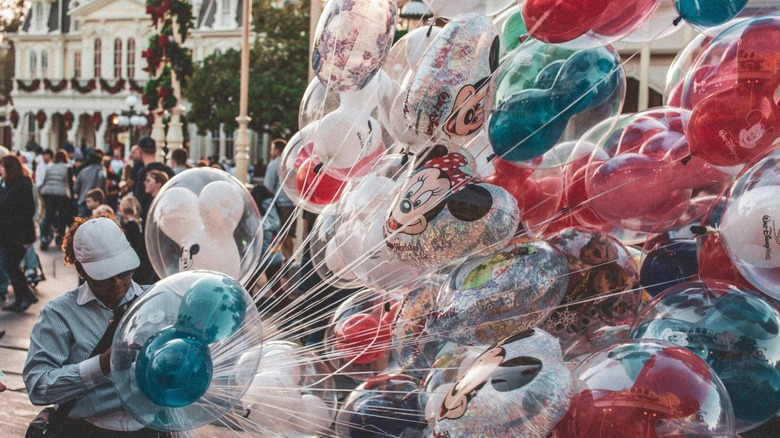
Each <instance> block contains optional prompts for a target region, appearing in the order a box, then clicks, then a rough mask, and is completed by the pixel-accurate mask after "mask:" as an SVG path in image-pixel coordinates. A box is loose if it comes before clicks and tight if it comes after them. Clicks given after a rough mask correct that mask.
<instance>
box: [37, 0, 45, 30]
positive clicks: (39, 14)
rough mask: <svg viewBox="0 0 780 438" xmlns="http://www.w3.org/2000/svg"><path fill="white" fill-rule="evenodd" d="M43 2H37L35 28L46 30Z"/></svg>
mask: <svg viewBox="0 0 780 438" xmlns="http://www.w3.org/2000/svg"><path fill="white" fill-rule="evenodd" d="M44 18H45V17H44V16H43V2H41V3H36V4H35V29H36V30H40V31H42V30H44V23H45V21H44Z"/></svg>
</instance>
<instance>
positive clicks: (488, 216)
mask: <svg viewBox="0 0 780 438" xmlns="http://www.w3.org/2000/svg"><path fill="white" fill-rule="evenodd" d="M472 166H473V165H472V159H471V158H470V156H469V155H468V153H467V152H466V151H464V150H461V151H459V152H448V151H447V148H445V147H444V146H440V145H437V146H435V147H434V148H432V149H431V150H429V151H428V152H427V153H424V154H422V155H421V159H420V161H418V162H417V164H416V168H415V170H414V171H413V172H412V173H411V174H410V175H409V177H408V178H407V179H405V180H402V181H400V182H399V184H398V185H396V189H395V190H396V193H397V194H396V197H395V201H393V205H392V207H391V210H390V214H389V215H388V217H387V220H386V222H385V236H386V242H387V246H388V248H390V250H391V251H392V253H393V254H394V255H395V257H397V258H398V259H399V260H401V261H403V262H405V263H409V264H413V265H417V266H423V267H429V266H438V265H442V264H445V263H449V262H452V261H454V260H457V259H459V258H463V257H466V256H468V255H471V254H474V253H477V252H479V251H482V250H484V249H486V248H488V247H491V246H493V245H499V246H503V244H505V243H506V242H508V241H509V239H510V238H511V237H512V235H514V233H515V230H516V229H517V225H518V223H519V217H520V211H519V210H518V208H517V201H515V199H514V198H513V197H512V195H510V194H509V193H508V192H507V191H506V190H504V189H502V188H500V187H497V186H494V185H492V184H486V183H484V182H482V181H480V180H479V179H477V178H475V177H474V170H473V167H472Z"/></svg>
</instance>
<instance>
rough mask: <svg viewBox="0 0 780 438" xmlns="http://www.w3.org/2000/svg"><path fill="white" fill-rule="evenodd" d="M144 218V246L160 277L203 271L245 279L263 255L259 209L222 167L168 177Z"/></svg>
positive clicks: (240, 185) (238, 183) (246, 279)
mask: <svg viewBox="0 0 780 438" xmlns="http://www.w3.org/2000/svg"><path fill="white" fill-rule="evenodd" d="M148 220H149V222H148V223H147V224H146V228H145V234H146V236H145V239H146V248H147V252H148V254H149V260H150V261H151V263H152V267H154V270H155V272H157V275H159V276H160V278H165V277H168V276H170V275H172V274H174V273H177V272H184V271H193V270H199V269H207V270H213V271H217V272H221V273H223V274H226V275H229V276H231V277H233V278H236V279H238V281H239V282H241V283H245V282H246V281H248V279H249V278H250V277H251V276H252V275H253V274H254V269H255V268H256V267H257V264H258V261H259V260H260V256H261V255H262V245H263V227H262V223H261V220H262V219H261V217H260V212H259V211H258V210H257V206H256V205H255V203H254V201H253V200H252V197H251V195H250V194H249V191H248V190H247V189H246V188H244V186H243V184H241V183H240V182H239V181H238V180H237V179H235V178H234V177H232V176H230V175H229V174H228V173H226V172H223V171H221V170H217V169H211V168H197V169H191V170H190V171H189V172H182V173H180V174H178V175H176V176H175V177H173V178H171V180H170V181H168V182H167V183H166V184H165V186H164V187H163V188H162V190H160V192H159V193H158V194H157V196H156V197H155V198H154V201H153V202H152V205H151V207H150V208H149V216H148Z"/></svg>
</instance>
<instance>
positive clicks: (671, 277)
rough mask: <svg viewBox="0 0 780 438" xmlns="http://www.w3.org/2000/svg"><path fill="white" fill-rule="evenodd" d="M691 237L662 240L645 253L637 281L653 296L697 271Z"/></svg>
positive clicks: (694, 247) (694, 249) (694, 243)
mask: <svg viewBox="0 0 780 438" xmlns="http://www.w3.org/2000/svg"><path fill="white" fill-rule="evenodd" d="M696 251H697V249H696V241H695V240H693V239H685V240H673V241H669V242H664V244H662V245H661V246H659V247H657V248H653V249H651V250H650V251H648V252H647V254H645V258H644V260H643V261H642V266H641V268H640V269H639V277H640V278H639V283H640V284H641V285H642V287H644V288H645V290H646V291H647V293H649V294H650V295H651V296H653V297H655V296H656V295H659V294H660V293H661V292H663V291H665V290H666V289H668V288H670V287H672V286H674V285H675V284H680V283H682V282H685V281H688V280H690V279H691V278H693V277H694V276H696V274H698V273H699V261H698V258H697V253H696Z"/></svg>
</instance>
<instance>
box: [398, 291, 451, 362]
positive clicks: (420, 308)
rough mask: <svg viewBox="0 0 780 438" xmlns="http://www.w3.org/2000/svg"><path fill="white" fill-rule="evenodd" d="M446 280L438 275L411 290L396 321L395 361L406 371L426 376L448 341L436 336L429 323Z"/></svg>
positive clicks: (401, 304)
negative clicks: (429, 327) (442, 283)
mask: <svg viewBox="0 0 780 438" xmlns="http://www.w3.org/2000/svg"><path fill="white" fill-rule="evenodd" d="M441 282H442V280H441V279H440V278H438V277H434V278H432V279H431V280H429V281H427V282H425V283H424V284H423V285H421V286H419V287H416V288H414V289H412V290H410V291H408V292H406V291H404V292H405V293H403V294H402V295H403V296H404V298H403V300H402V301H401V302H400V304H399V309H398V313H397V316H396V318H395V321H394V322H393V326H392V329H393V332H392V336H393V338H392V343H393V350H392V352H393V360H394V361H395V363H396V365H397V366H398V367H399V368H401V370H402V371H403V372H404V373H405V374H409V375H411V376H415V377H422V376H423V375H424V374H425V373H426V370H427V369H429V368H430V367H431V365H432V364H433V362H434V360H435V359H436V356H437V354H438V353H439V351H440V349H441V347H442V345H443V344H444V340H442V339H439V338H438V336H434V335H432V333H430V332H429V331H428V330H427V329H426V326H427V322H428V320H429V319H431V318H433V316H434V312H435V310H436V294H437V293H438V292H439V288H441Z"/></svg>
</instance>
